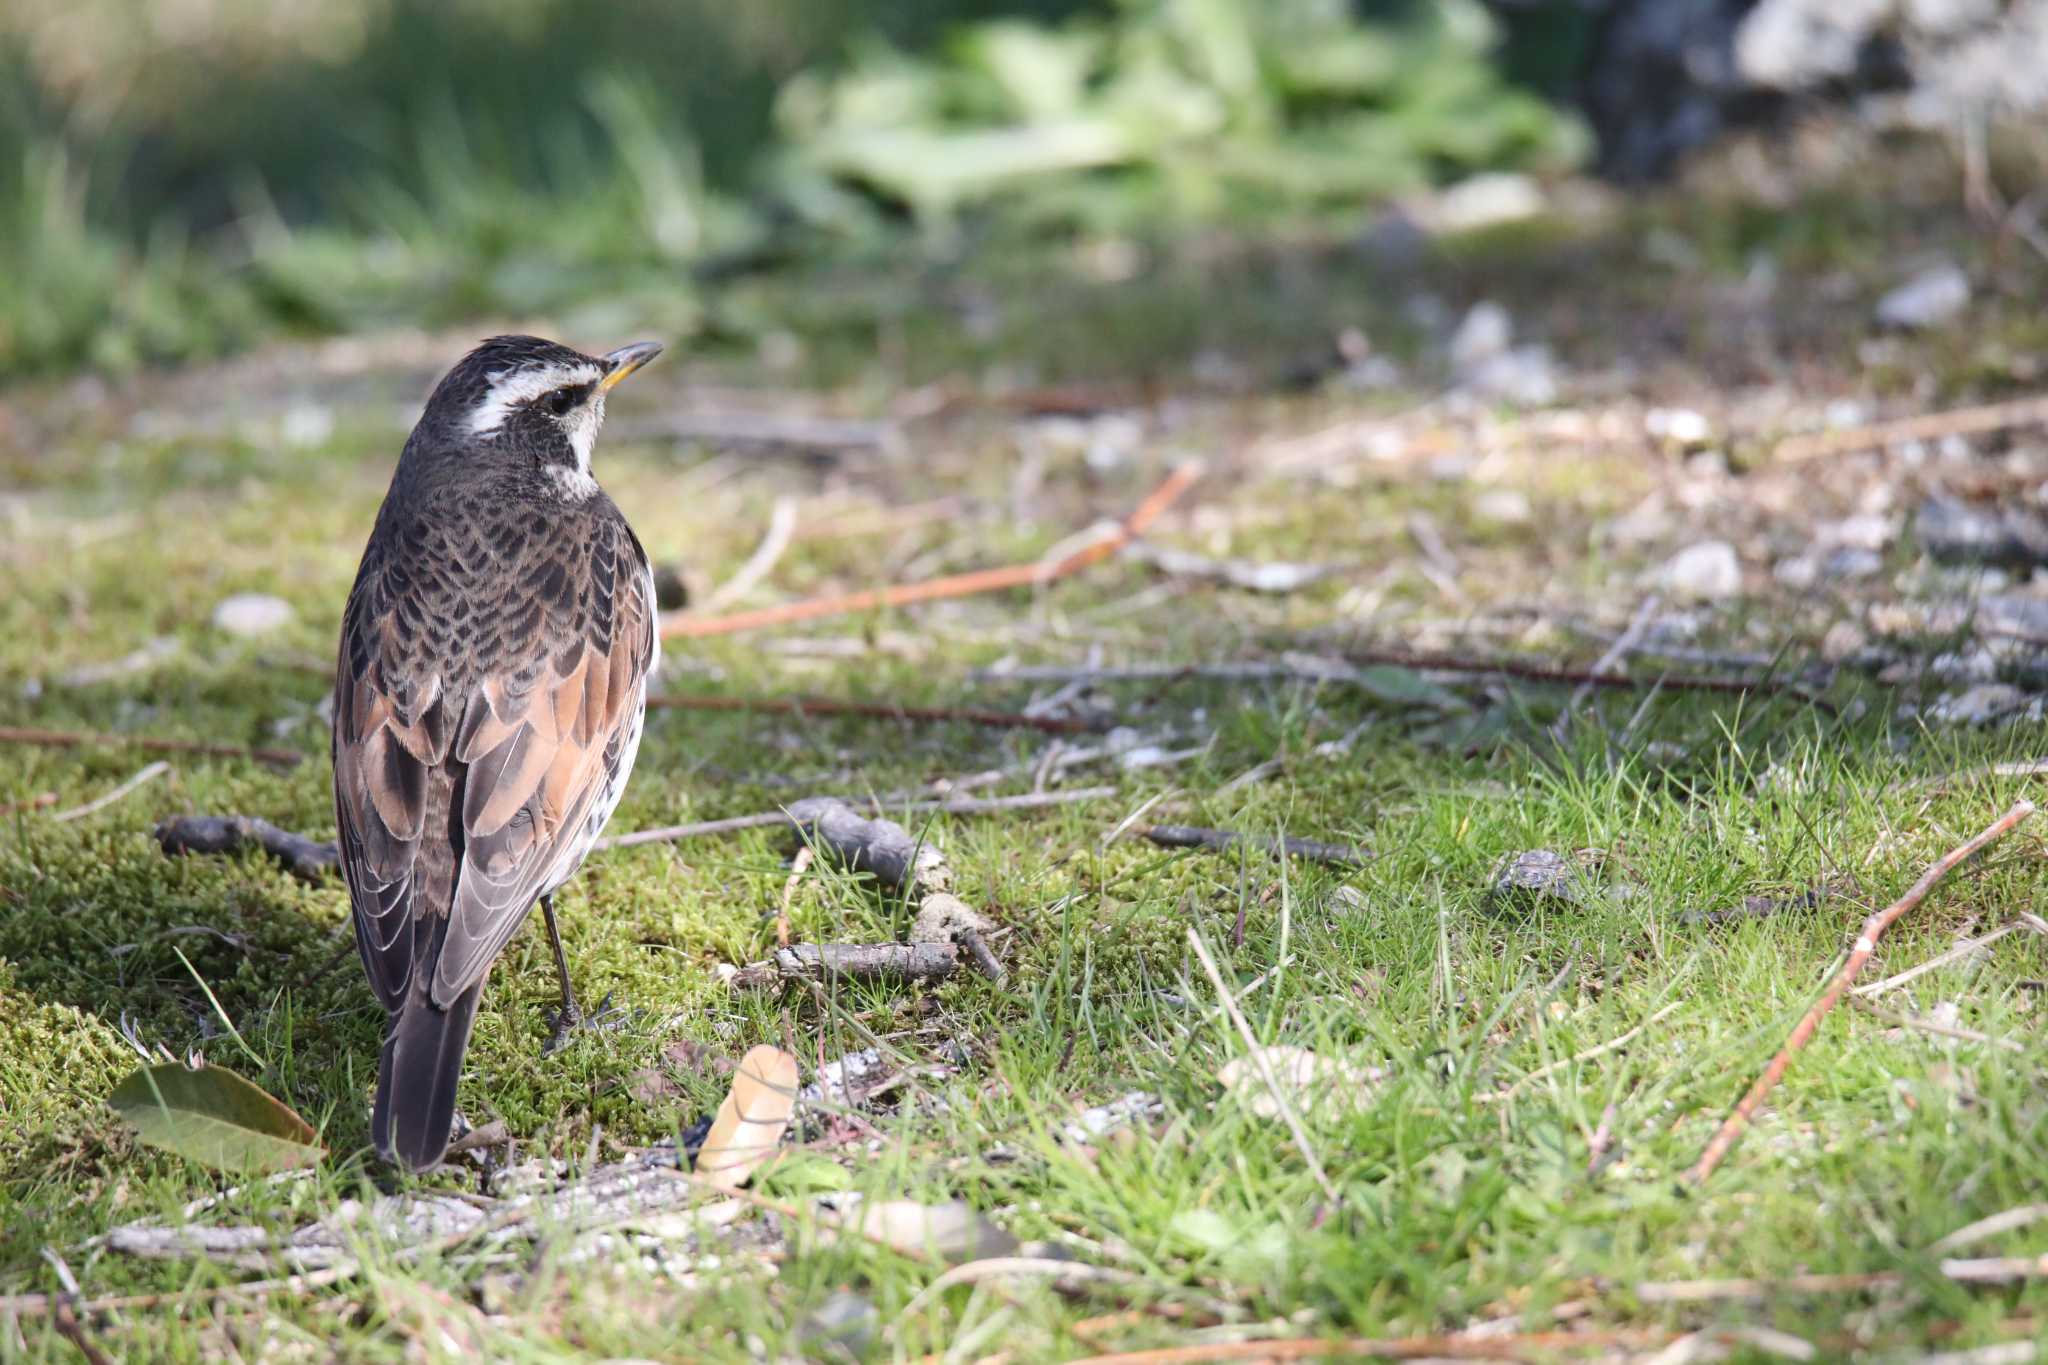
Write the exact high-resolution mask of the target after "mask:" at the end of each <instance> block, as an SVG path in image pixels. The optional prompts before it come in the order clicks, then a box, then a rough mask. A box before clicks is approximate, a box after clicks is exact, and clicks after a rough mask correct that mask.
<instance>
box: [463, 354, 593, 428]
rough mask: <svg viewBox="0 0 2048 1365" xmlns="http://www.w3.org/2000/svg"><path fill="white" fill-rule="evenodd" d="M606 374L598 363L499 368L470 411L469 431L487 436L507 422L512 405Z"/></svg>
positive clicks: (586, 382)
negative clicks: (473, 409) (489, 387)
mask: <svg viewBox="0 0 2048 1365" xmlns="http://www.w3.org/2000/svg"><path fill="white" fill-rule="evenodd" d="M603 377H604V370H603V369H601V368H600V367H598V366H596V365H549V366H546V367H545V368H542V369H522V370H500V371H498V372H497V373H496V374H494V375H492V376H491V380H490V383H491V391H490V392H489V393H487V394H485V395H484V401H483V402H481V403H479V404H477V406H476V411H475V412H473V413H471V414H470V415H469V430H470V434H472V435H475V436H484V435H488V434H489V433H491V432H493V431H496V430H497V429H498V428H499V427H501V426H503V425H505V419H506V418H507V417H509V416H510V415H511V413H512V409H514V408H516V407H518V406H520V405H521V404H522V403H531V402H532V401H533V400H534V399H536V398H538V397H540V396H541V395H542V394H544V393H553V392H554V391H555V390H556V389H559V388H562V387H564V386H565V385H569V384H595V383H596V382H597V381H598V380H600V379H602V378H603Z"/></svg>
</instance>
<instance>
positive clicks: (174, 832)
mask: <svg viewBox="0 0 2048 1365" xmlns="http://www.w3.org/2000/svg"><path fill="white" fill-rule="evenodd" d="M155 833H156V841H157V843H158V844H159V845H160V846H161V847H162V848H163V851H164V853H165V854H166V855H167V856H169V857H173V858H175V857H178V856H179V855H181V854H186V853H229V854H231V853H240V852H241V851H242V850H244V849H248V848H258V849H261V850H263V851H264V852H265V853H268V854H269V855H270V856H271V857H273V858H275V859H277V861H278V862H280V863H282V864H284V870H285V871H287V872H289V873H291V874H292V875H293V876H294V877H297V878H298V879H299V880H300V881H302V882H318V881H322V880H324V879H325V878H326V877H327V874H328V873H330V872H333V871H334V870H335V867H336V864H337V861H338V860H337V858H336V856H335V851H334V845H333V844H332V843H319V842H317V841H315V840H312V839H308V838H306V837H305V836H304V835H301V834H293V833H292V832H291V831H289V830H282V829H279V828H278V827H277V826H276V825H273V824H271V823H270V822H269V821H268V820H259V819H257V818H255V817H254V816H250V815H174V816H172V817H171V818H170V819H168V820H164V821H160V822H159V823H158V824H157V827H156V831H155Z"/></svg>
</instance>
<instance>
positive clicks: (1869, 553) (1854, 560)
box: [1820, 545, 1884, 582]
mask: <svg viewBox="0 0 2048 1365" xmlns="http://www.w3.org/2000/svg"><path fill="white" fill-rule="evenodd" d="M1883 568H1884V556H1883V555H1881V554H1879V553H1878V552H1877V551H1875V550H1866V549H1864V548H1862V547H1861V546H1857V545H1845V546H1843V547H1842V548H1841V549H1839V550H1833V551H1830V552H1829V554H1828V557H1827V558H1826V559H1824V560H1822V561H1821V568H1820V571H1821V576H1822V577H1823V578H1826V579H1829V580H1832V581H1834V582H1846V581H1849V580H1852V579H1857V578H1869V577H1870V576H1871V575H1873V574H1875V573H1877V572H1878V571H1879V570H1881V569H1883Z"/></svg>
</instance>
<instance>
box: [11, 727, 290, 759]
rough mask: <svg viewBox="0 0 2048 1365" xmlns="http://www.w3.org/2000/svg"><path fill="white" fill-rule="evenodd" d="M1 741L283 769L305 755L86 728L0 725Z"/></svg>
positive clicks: (283, 750) (288, 750)
mask: <svg viewBox="0 0 2048 1365" xmlns="http://www.w3.org/2000/svg"><path fill="white" fill-rule="evenodd" d="M0 744H40V745H43V746H45V747H46V748H55V749H75V748H79V747H80V746H82V745H87V744H108V745H124V746H126V747H128V748H131V749H140V750H142V751H143V752H144V753H146V754H205V755H208V756H209V757H213V758H253V759H255V760H256V761H257V762H259V763H269V764H272V765H273V766H276V767H280V768H291V767H296V766H297V765H298V764H299V763H300V762H301V761H302V760H304V758H305V757H306V756H305V755H304V754H301V753H294V752H293V751H292V750H290V749H251V748H245V747H243V746H242V745H239V744H208V743H206V742H204V741H202V740H196V739H163V738H160V737H158V736H154V735H122V734H110V733H97V732H88V731H84V730H36V729H31V728H28V727H26V726H19V725H0Z"/></svg>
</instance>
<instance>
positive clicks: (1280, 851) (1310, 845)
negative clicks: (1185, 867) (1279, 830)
mask: <svg viewBox="0 0 2048 1365" xmlns="http://www.w3.org/2000/svg"><path fill="white" fill-rule="evenodd" d="M1132 832H1133V833H1135V834H1137V835H1139V836H1140V837H1142V838H1145V839H1149V840H1151V841H1152V842H1153V843H1155V844H1158V845H1159V846H1160V847H1161V848H1209V849H1214V850H1216V851H1217V852H1219V853H1221V852H1223V851H1225V850H1227V849H1230V848H1234V847H1235V846H1236V845H1237V844H1238V843H1239V842H1243V843H1246V844H1249V845H1250V846H1251V847H1253V848H1256V849H1260V850H1262V851H1263V852H1266V853H1270V854H1271V855H1272V856H1274V857H1275V858H1279V857H1283V856H1286V857H1294V858H1307V859H1308V860H1309V861H1310V862H1317V863H1333V864H1335V865H1336V866H1338V867H1363V866H1365V865H1366V863H1367V862H1369V861H1371V859H1372V857H1373V854H1372V852H1371V850H1369V849H1363V848H1358V847H1356V846H1354V845H1351V844H1326V843H1323V842H1321V841H1320V840H1316V839H1296V838H1293V837H1289V838H1287V839H1284V840H1276V839H1273V838H1270V837H1269V836H1267V835H1264V834H1241V833H1239V832H1238V831H1236V830H1234V829H1204V828H1203V827H1202V826H1200V825H1138V826H1135V827H1134V828H1133V830H1132Z"/></svg>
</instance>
